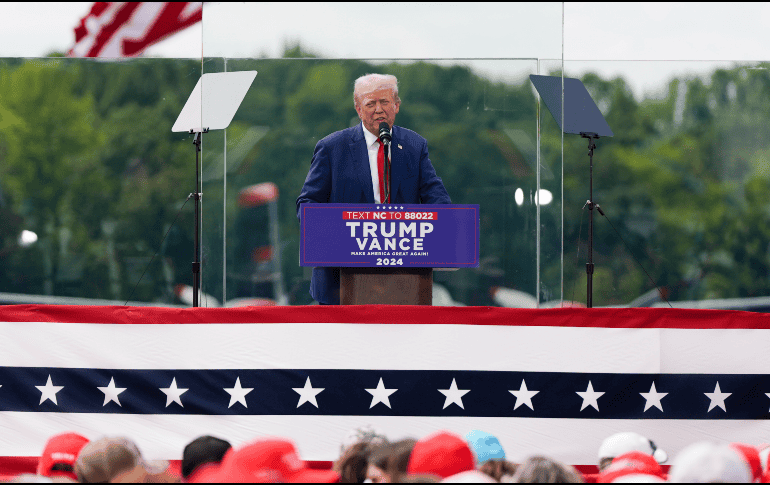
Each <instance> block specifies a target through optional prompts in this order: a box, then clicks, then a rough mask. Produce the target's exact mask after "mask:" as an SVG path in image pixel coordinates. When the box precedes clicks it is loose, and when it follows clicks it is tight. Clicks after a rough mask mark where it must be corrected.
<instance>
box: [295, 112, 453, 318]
mask: <svg viewBox="0 0 770 485" xmlns="http://www.w3.org/2000/svg"><path fill="white" fill-rule="evenodd" d="M392 137H393V141H392V144H391V149H390V153H391V158H392V160H391V174H390V187H391V190H390V193H391V197H390V200H391V202H392V203H394V204H420V203H422V204H451V203H452V201H451V200H450V198H449V194H447V191H446V189H445V188H444V184H443V183H442V182H441V179H440V178H439V177H438V176H437V175H436V170H435V169H434V168H433V164H431V162H430V159H429V158H428V142H427V141H426V140H425V138H423V137H421V136H420V135H418V134H417V133H415V132H413V131H411V130H407V129H406V128H401V127H399V126H395V125H394V126H393V129H392ZM303 202H310V203H320V204H323V203H352V204H374V203H375V201H374V190H373V188H372V172H371V169H370V168H369V153H368V151H367V148H366V141H365V139H364V128H363V126H361V125H360V124H358V125H356V126H353V127H352V128H347V129H345V130H342V131H338V132H335V133H332V134H331V135H329V136H327V137H326V138H324V139H322V140H321V141H319V142H318V143H317V144H316V146H315V151H314V152H313V160H312V161H311V162H310V171H309V172H308V174H307V178H306V179H305V185H304V186H302V193H301V194H299V197H297V217H298V218H299V217H300V210H299V205H300V204H302V203H303ZM310 295H312V297H313V299H314V300H316V301H318V302H320V303H327V304H339V302H340V270H339V268H313V278H312V280H311V282H310Z"/></svg>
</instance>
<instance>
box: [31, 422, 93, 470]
mask: <svg viewBox="0 0 770 485" xmlns="http://www.w3.org/2000/svg"><path fill="white" fill-rule="evenodd" d="M88 442H89V441H88V438H86V437H85V436H81V435H79V434H77V433H62V434H57V435H54V436H52V437H50V438H49V439H48V442H47V443H46V444H45V448H44V449H43V454H42V455H41V456H40V460H39V461H38V463H37V474H38V475H41V476H44V477H67V478H71V479H73V480H77V479H78V477H77V475H75V471H74V468H75V461H76V460H77V459H78V454H80V450H82V449H83V447H84V446H85V445H87V444H88ZM58 464H63V465H68V466H69V468H70V470H72V471H66V470H53V468H54V466H56V465H58Z"/></svg>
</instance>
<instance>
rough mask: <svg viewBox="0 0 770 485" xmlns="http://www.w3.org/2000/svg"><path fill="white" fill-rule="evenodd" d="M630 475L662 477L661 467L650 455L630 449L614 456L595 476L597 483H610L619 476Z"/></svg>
mask: <svg viewBox="0 0 770 485" xmlns="http://www.w3.org/2000/svg"><path fill="white" fill-rule="evenodd" d="M630 475H652V476H655V477H658V478H663V469H662V468H661V467H660V465H659V464H658V462H657V461H656V460H655V458H653V457H652V456H650V455H647V454H645V453H642V452H640V451H632V452H630V453H626V454H623V455H620V456H618V457H616V458H615V459H614V460H612V464H611V465H610V466H609V467H607V468H606V469H605V470H604V471H603V472H602V473H600V474H599V477H598V478H597V480H596V482H597V483H612V482H614V481H615V480H617V479H619V478H621V477H627V476H630Z"/></svg>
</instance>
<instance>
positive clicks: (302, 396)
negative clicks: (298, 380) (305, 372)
mask: <svg viewBox="0 0 770 485" xmlns="http://www.w3.org/2000/svg"><path fill="white" fill-rule="evenodd" d="M292 389H293V390H294V392H296V393H297V394H299V402H298V403H297V407H298V408H299V407H300V406H302V405H303V404H305V403H306V402H309V403H310V404H312V405H313V406H315V407H316V408H318V401H316V396H317V395H319V394H320V393H321V392H323V390H324V388H323V387H313V385H312V384H311V383H310V377H309V376H308V378H307V380H306V381H305V387H293V388H292Z"/></svg>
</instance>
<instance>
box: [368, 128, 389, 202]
mask: <svg viewBox="0 0 770 485" xmlns="http://www.w3.org/2000/svg"><path fill="white" fill-rule="evenodd" d="M361 128H362V129H363V130H364V140H366V148H367V150H368V152H369V168H370V169H371V171H372V188H373V189H374V203H375V204H379V203H380V196H381V194H380V172H379V170H378V168H377V152H379V151H380V144H379V143H377V139H378V138H379V137H378V136H376V135H374V134H372V133H370V132H369V130H367V129H366V127H365V126H364V123H363V121H362V122H361ZM392 132H393V130H392V129H391V133H392ZM391 153H392V152H391V151H390V147H388V159H389V160H391V161H392V160H393V159H392V158H390V155H391ZM391 171H392V170H391ZM390 200H393V194H391V196H390Z"/></svg>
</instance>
